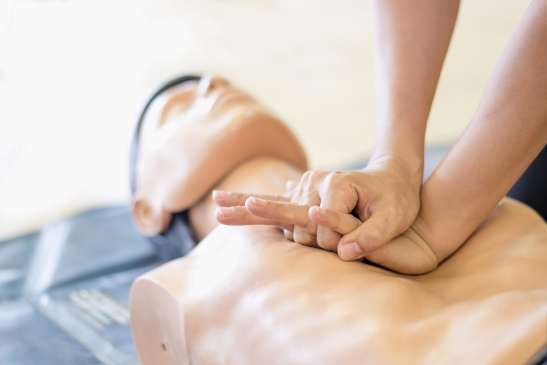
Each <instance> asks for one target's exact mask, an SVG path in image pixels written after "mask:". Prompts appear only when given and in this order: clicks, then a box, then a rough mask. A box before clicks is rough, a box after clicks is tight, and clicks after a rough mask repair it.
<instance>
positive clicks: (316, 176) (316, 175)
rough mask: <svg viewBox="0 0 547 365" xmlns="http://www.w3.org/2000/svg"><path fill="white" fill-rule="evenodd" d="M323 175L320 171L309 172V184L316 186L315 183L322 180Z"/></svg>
mask: <svg viewBox="0 0 547 365" xmlns="http://www.w3.org/2000/svg"><path fill="white" fill-rule="evenodd" d="M324 174H325V172H324V171H321V170H310V174H309V178H308V179H309V181H310V183H311V184H316V183H317V182H319V181H320V180H321V179H322V178H323V175H324Z"/></svg>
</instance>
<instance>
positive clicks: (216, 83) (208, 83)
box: [198, 75, 228, 95]
mask: <svg viewBox="0 0 547 365" xmlns="http://www.w3.org/2000/svg"><path fill="white" fill-rule="evenodd" d="M226 85H228V81H226V80H224V79H223V78H222V77H219V76H216V75H203V76H202V77H201V79H200V81H199V87H198V92H199V94H200V95H207V94H208V93H211V92H213V91H214V90H216V89H218V88H220V87H223V86H226Z"/></svg>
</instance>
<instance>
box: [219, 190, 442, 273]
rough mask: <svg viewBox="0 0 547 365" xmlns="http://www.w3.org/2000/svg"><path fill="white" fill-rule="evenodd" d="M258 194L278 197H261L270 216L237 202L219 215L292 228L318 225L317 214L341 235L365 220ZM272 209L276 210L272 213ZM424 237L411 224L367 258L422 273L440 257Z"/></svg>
mask: <svg viewBox="0 0 547 365" xmlns="http://www.w3.org/2000/svg"><path fill="white" fill-rule="evenodd" d="M215 195H217V198H218V201H219V202H224V203H227V202H228V201H233V200H235V199H239V201H240V203H241V204H245V203H246V202H250V201H252V200H253V199H260V198H257V197H249V194H241V193H228V192H216V194H215ZM257 195H258V194H257ZM258 196H260V197H262V198H267V199H275V200H265V199H261V200H262V201H264V202H266V207H265V209H266V210H265V211H267V212H268V215H269V216H270V218H261V217H257V216H255V215H252V214H250V213H249V211H248V210H247V209H246V207H245V206H233V207H224V208H219V210H218V212H217V219H219V220H220V221H225V222H227V224H238V223H237V222H241V221H244V222H246V224H268V225H275V226H280V227H283V228H284V229H285V231H292V229H293V227H294V226H300V227H302V228H304V229H306V227H311V226H315V223H314V222H312V220H311V219H310V215H314V216H315V217H316V220H317V224H319V225H322V226H323V227H327V228H330V229H332V230H334V231H335V232H337V233H338V234H340V235H346V234H349V233H351V232H353V231H355V230H357V229H359V227H360V226H361V225H362V224H363V222H361V221H360V220H359V219H357V218H356V217H355V216H353V215H351V214H342V213H338V212H335V211H333V210H330V209H324V208H319V207H311V208H310V207H307V206H301V205H298V204H293V203H289V202H287V200H288V198H287V197H283V196H274V195H258ZM268 205H271V207H273V208H274V209H269V210H268ZM222 211H224V212H225V213H226V215H225V216H223V215H222V214H220V216H219V213H220V212H222ZM272 212H274V213H273V214H272ZM274 216H275V217H274ZM423 237H424V234H423V232H421V233H420V232H419V230H418V229H417V228H416V227H413V226H411V227H409V228H408V229H407V230H406V231H405V232H404V233H403V234H401V235H399V236H397V237H395V238H394V239H393V240H391V241H389V242H387V243H385V244H384V245H382V246H380V247H379V248H378V249H377V250H375V251H372V252H370V253H368V254H366V259H367V260H369V261H371V262H373V263H375V264H378V265H380V266H383V267H385V268H387V269H390V270H393V271H396V272H400V273H402V274H409V275H418V274H423V273H426V272H429V271H431V270H433V269H434V268H435V267H437V265H438V262H439V260H438V259H437V256H436V254H435V253H434V252H433V250H432V249H431V247H430V245H429V244H428V243H427V242H426V241H425V240H424V238H423Z"/></svg>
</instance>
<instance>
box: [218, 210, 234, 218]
mask: <svg viewBox="0 0 547 365" xmlns="http://www.w3.org/2000/svg"><path fill="white" fill-rule="evenodd" d="M217 213H218V215H220V216H221V217H227V218H229V217H231V216H233V215H234V209H233V208H217Z"/></svg>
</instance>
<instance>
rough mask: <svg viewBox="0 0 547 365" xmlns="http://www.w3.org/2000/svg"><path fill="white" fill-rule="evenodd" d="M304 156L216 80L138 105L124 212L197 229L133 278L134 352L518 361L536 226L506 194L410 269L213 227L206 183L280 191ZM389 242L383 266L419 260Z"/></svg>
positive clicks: (546, 336) (264, 231)
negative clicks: (191, 241) (135, 156)
mask: <svg viewBox="0 0 547 365" xmlns="http://www.w3.org/2000/svg"><path fill="white" fill-rule="evenodd" d="M265 131H267V132H265ZM305 169H306V160H305V156H304V154H303V152H302V148H301V147H300V145H299V144H298V141H297V140H296V139H295V138H294V136H293V135H292V134H291V133H290V131H289V130H288V129H287V128H286V127H285V126H284V125H283V124H282V123H281V122H280V121H279V120H278V119H277V118H275V117H274V116H272V115H271V114H270V113H268V112H267V111H266V110H265V109H264V108H262V107H261V106H260V105H259V104H257V103H256V102H255V101H254V100H253V99H252V98H250V97H249V96H248V95H246V94H244V93H242V92H241V91H239V90H238V89H236V88H234V87H233V86H230V85H229V84H228V83H227V82H226V81H224V80H222V79H220V78H217V77H209V76H206V77H202V78H201V80H199V81H198V80H195V81H191V82H188V83H184V84H181V85H179V86H176V87H173V88H171V89H170V90H168V91H166V92H165V93H163V95H162V96H161V97H159V98H157V99H156V101H154V102H153V104H152V105H151V107H150V108H149V110H148V112H147V115H146V116H145V120H144V123H143V125H142V128H141V133H140V140H139V161H138V164H137V180H136V192H135V203H134V215H135V217H136V221H137V224H138V225H139V227H140V229H141V231H142V232H143V233H144V234H147V235H155V234H158V233H161V232H162V230H164V229H166V227H167V226H168V223H169V221H170V219H171V216H172V214H173V213H176V212H179V211H181V210H185V209H189V217H190V223H191V224H192V227H193V229H194V231H195V232H196V236H197V238H198V239H199V240H201V242H200V243H199V245H198V246H197V247H196V248H195V249H193V250H192V251H191V252H190V253H189V254H188V255H186V256H185V257H183V258H180V259H177V260H175V261H172V262H169V263H167V264H165V265H163V266H161V267H159V268H157V269H155V270H153V271H152V272H150V273H147V274H145V275H143V276H142V277H140V278H139V279H137V281H136V282H135V284H134V286H133V289H132V293H131V322H132V323H131V325H132V331H133V337H134V341H135V344H136V346H137V351H138V354H139V358H140V360H141V362H142V363H143V364H363V363H366V364H399V363H401V364H441V363H442V364H450V363H454V364H462V363H477V364H518V363H526V362H527V361H529V360H530V359H531V358H532V357H533V356H534V355H535V354H536V353H537V352H538V351H540V349H541V348H542V347H543V346H545V344H546V343H547V225H546V224H545V221H543V220H542V219H541V218H540V217H539V216H538V215H537V214H536V213H535V212H534V211H533V210H531V209H530V208H528V207H527V206H525V205H522V204H520V203H518V202H516V201H512V200H509V199H505V200H504V201H502V202H501V203H500V205H499V206H498V207H497V208H496V209H495V210H494V211H493V212H492V213H491V214H490V216H489V217H488V218H487V219H486V220H485V222H484V223H483V224H482V225H481V226H480V227H479V229H478V230H477V231H476V232H475V233H474V234H473V235H472V236H471V237H470V238H469V239H468V241H467V242H466V243H465V244H464V245H463V246H462V247H461V248H460V249H459V250H458V251H457V252H456V253H454V254H453V255H452V256H450V257H449V258H448V259H446V260H445V261H444V262H442V263H441V264H440V265H439V266H438V267H437V268H436V269H435V270H433V271H431V272H429V273H427V274H425V275H419V276H411V275H403V274H399V273H395V272H394V271H390V270H387V269H384V268H382V267H378V266H373V265H369V264H365V263H362V262H344V261H341V260H340V259H339V258H338V256H337V255H336V254H335V253H332V252H327V251H324V250H320V249H317V248H312V247H306V246H302V245H299V244H296V243H294V242H290V241H288V240H286V239H285V238H284V236H283V232H282V231H281V230H279V229H278V228H276V227H272V226H242V227H230V226H219V225H218V223H217V221H216V219H215V216H214V210H215V205H214V203H213V201H212V199H211V193H210V192H211V191H212V190H213V189H219V190H228V191H242V192H253V193H274V194H283V193H284V192H285V183H286V181H288V180H298V179H299V177H300V176H301V174H302V173H303V171H304V170H305ZM390 255H392V256H393V257H391V258H389V260H387V259H386V258H385V257H384V258H381V259H384V261H383V262H377V263H379V264H381V265H383V266H387V267H389V264H390V263H393V265H395V266H394V267H391V268H392V269H393V270H397V265H399V263H404V262H405V261H406V260H412V258H413V257H412V255H423V257H425V258H427V257H428V253H427V248H424V247H417V248H412V249H410V251H408V250H407V251H405V250H393V251H390ZM397 255H399V256H397ZM420 257H422V256H420ZM371 261H374V260H373V259H372V258H371ZM435 265H436V264H435ZM404 270H405V268H404V267H403V270H397V271H403V272H404Z"/></svg>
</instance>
